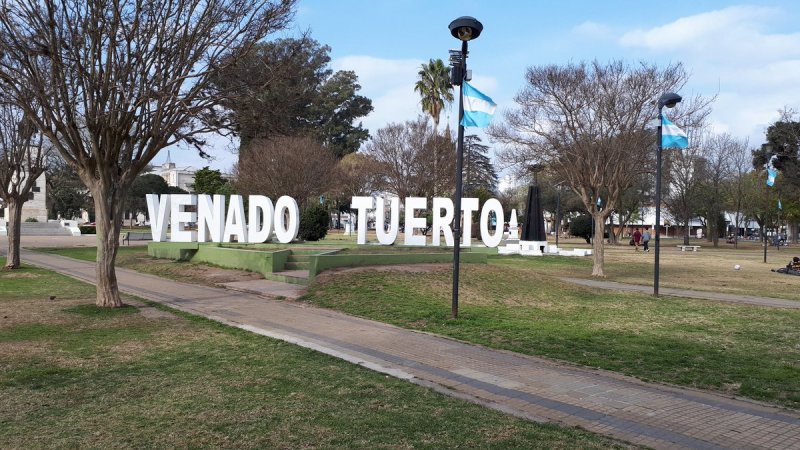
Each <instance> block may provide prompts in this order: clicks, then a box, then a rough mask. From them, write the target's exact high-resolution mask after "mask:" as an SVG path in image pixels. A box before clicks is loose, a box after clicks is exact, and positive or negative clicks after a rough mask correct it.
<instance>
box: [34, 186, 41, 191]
mask: <svg viewBox="0 0 800 450" xmlns="http://www.w3.org/2000/svg"><path fill="white" fill-rule="evenodd" d="M31 190H32V191H33V192H41V191H42V188H40V187H39V186H34V187H33V189H31Z"/></svg>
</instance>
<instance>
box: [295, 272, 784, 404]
mask: <svg viewBox="0 0 800 450" xmlns="http://www.w3.org/2000/svg"><path fill="white" fill-rule="evenodd" d="M533 260H536V261H539V262H538V263H530V264H527V263H521V264H519V265H518V266H519V267H517V266H515V265H514V264H511V263H507V264H503V265H499V264H489V265H479V264H464V265H462V274H461V288H460V314H459V319H458V320H452V319H449V313H450V296H451V287H452V281H451V280H452V279H451V269H450V266H449V265H443V266H442V268H441V270H436V271H432V272H416V273H408V272H387V271H369V270H364V271H349V272H343V273H339V274H336V275H335V276H332V275H326V274H325V273H324V272H323V274H321V275H320V276H319V277H317V280H316V281H315V283H314V284H313V285H312V286H311V290H310V291H309V293H308V294H307V295H306V296H305V297H303V298H302V299H301V300H303V301H306V302H309V303H313V304H315V305H318V306H323V307H327V308H333V309H337V310H341V311H344V312H347V313H349V314H354V315H358V316H362V317H367V318H371V319H374V320H379V321H383V322H388V323H392V324H395V325H399V326H402V327H407V328H413V329H418V330H424V331H427V332H432V333H437V334H442V335H447V336H451V337H454V338H458V339H461V340H464V341H469V342H474V343H479V344H482V345H486V346H489V347H494V348H502V349H506V350H511V351H515V352H520V353H525V354H530V355H539V356H545V357H550V358H555V359H560V360H564V361H570V362H573V363H577V364H581V365H586V366H590V367H599V368H603V369H608V370H613V371H616V372H621V373H625V374H629V375H633V376H636V377H639V378H642V379H644V380H654V381H660V382H666V383H673V384H678V385H684V386H693V387H698V388H703V389H712V390H717V391H721V392H723V393H727V394H734V395H739V396H744V397H749V398H753V399H758V400H764V401H767V402H772V403H776V404H780V405H784V406H789V407H792V408H798V407H800V381H799V380H800V343H799V339H798V337H799V336H800V331H798V330H800V311H796V310H792V311H790V310H780V309H769V308H758V307H751V306H742V305H735V304H726V303H720V302H710V301H701V300H693V299H677V298H663V297H662V298H660V299H654V298H653V297H650V296H644V295H639V294H632V293H619V292H613V291H596V290H592V289H589V288H584V287H580V286H576V285H572V284H568V283H565V282H562V281H560V280H559V279H557V278H556V277H553V276H551V275H548V274H547V273H546V272H549V271H550V270H552V269H548V271H539V270H537V268H536V267H535V264H546V262H544V261H545V260H543V259H537V258H531V261H533ZM526 261H527V260H526ZM551 261H557V262H556V263H554V264H556V265H561V264H567V265H568V264H569V262H570V261H572V262H573V263H574V262H575V260H574V259H566V258H562V259H556V258H553V259H552V260H551ZM579 264H582V263H579ZM565 267H567V266H565ZM556 272H557V273H563V271H556Z"/></svg>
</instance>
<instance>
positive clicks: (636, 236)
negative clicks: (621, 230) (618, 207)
mask: <svg viewBox="0 0 800 450" xmlns="http://www.w3.org/2000/svg"><path fill="white" fill-rule="evenodd" d="M640 242H642V232H641V231H639V229H638V228H637V229H636V230H634V232H633V245H635V246H636V251H637V252H638V251H639V243H640Z"/></svg>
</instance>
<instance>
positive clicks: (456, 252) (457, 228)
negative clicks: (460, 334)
mask: <svg viewBox="0 0 800 450" xmlns="http://www.w3.org/2000/svg"><path fill="white" fill-rule="evenodd" d="M461 64H462V70H461V76H462V77H465V76H466V75H467V41H461ZM459 81H461V83H459V85H458V146H457V148H456V193H455V196H456V198H455V205H454V208H455V214H453V217H454V219H453V220H454V222H455V223H454V224H453V239H454V240H455V243H454V244H455V245H453V302H452V315H453V318H454V319H457V318H458V269H459V262H460V258H461V220H460V219H461V178H462V177H461V175H462V174H461V171H462V170H463V165H464V156H463V152H464V125H462V124H461V120H462V119H463V118H464V79H463V78H462V79H461V80H459ZM464 220H472V217H469V218H467V217H464Z"/></svg>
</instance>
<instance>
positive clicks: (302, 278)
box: [264, 270, 309, 286]
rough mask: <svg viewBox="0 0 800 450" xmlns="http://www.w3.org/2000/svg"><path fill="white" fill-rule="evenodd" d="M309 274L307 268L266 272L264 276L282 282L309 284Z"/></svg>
mask: <svg viewBox="0 0 800 450" xmlns="http://www.w3.org/2000/svg"><path fill="white" fill-rule="evenodd" d="M308 275H309V273H308V271H307V270H284V271H282V272H275V273H268V274H264V278H266V279H267V280H272V281H280V282H282V283H292V284H300V285H303V286H308V283H309V281H308Z"/></svg>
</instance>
